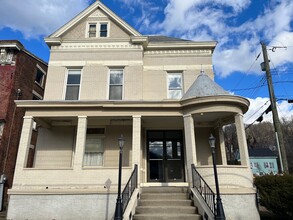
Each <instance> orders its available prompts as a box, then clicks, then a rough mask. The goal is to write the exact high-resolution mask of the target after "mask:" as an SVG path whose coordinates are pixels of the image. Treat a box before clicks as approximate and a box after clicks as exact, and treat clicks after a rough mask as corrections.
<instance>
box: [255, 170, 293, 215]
mask: <svg viewBox="0 0 293 220" xmlns="http://www.w3.org/2000/svg"><path fill="white" fill-rule="evenodd" d="M254 181H255V185H256V186H257V188H258V189H259V194H260V204H261V205H263V206H265V207H266V208H267V209H269V210H271V211H272V212H274V213H275V214H277V215H279V216H287V217H289V216H293V176H291V175H284V176H272V175H267V176H259V177H256V178H255V180H254Z"/></svg>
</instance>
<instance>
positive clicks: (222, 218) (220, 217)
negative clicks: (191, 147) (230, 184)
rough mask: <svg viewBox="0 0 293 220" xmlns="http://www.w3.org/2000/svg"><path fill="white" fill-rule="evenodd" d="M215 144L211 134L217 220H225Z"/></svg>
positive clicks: (210, 142)
mask: <svg viewBox="0 0 293 220" xmlns="http://www.w3.org/2000/svg"><path fill="white" fill-rule="evenodd" d="M215 143H216V138H215V137H214V136H213V135H212V134H211V135H210V137H209V144H210V148H211V150H212V158H213V168H214V176H215V185H216V193H217V199H216V201H217V204H216V214H215V219H216V220H225V219H226V217H225V213H224V209H223V204H222V199H221V195H220V189H219V181H218V173H217V165H216V157H215V148H216V147H215Z"/></svg>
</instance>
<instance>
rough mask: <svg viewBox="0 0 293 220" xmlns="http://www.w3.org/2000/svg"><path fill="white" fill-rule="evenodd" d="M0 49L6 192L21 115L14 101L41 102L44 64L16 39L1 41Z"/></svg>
mask: <svg viewBox="0 0 293 220" xmlns="http://www.w3.org/2000/svg"><path fill="white" fill-rule="evenodd" d="M0 50H1V55H0V173H1V176H2V175H3V174H4V175H5V176H6V178H7V182H6V184H5V186H6V189H7V188H11V185H12V181H13V174H14V168H15V161H16V156H17V150H18V144H19V138H20V133H21V128H22V121H23V115H24V109H23V108H16V105H15V102H14V101H15V100H17V99H18V100H31V99H33V100H36V99H43V94H44V86H45V80H46V72H47V63H46V62H44V61H43V60H41V59H40V58H38V57H36V56H35V55H33V54H32V53H30V52H29V51H27V50H26V49H25V48H24V46H23V45H22V44H21V43H20V42H19V41H17V40H1V41H0ZM35 135H36V134H35ZM32 151H33V149H32ZM2 177H3V176H2Z"/></svg>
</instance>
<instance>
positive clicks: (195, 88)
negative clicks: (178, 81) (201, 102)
mask: <svg viewBox="0 0 293 220" xmlns="http://www.w3.org/2000/svg"><path fill="white" fill-rule="evenodd" d="M217 95H229V92H227V91H225V90H224V89H223V88H222V87H221V86H219V85H218V84H217V83H215V82H214V81H213V80H212V79H211V78H210V77H209V76H208V75H206V74H205V73H204V71H203V70H202V71H201V73H200V75H199V76H198V77H197V79H196V80H195V81H194V83H193V84H192V85H191V86H190V88H189V89H188V90H187V92H186V93H185V94H184V95H183V97H182V98H181V100H186V99H190V98H196V97H203V96H217Z"/></svg>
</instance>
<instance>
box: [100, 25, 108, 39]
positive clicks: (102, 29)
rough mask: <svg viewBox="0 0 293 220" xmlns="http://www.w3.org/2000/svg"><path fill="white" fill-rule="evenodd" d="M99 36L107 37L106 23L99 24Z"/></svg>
mask: <svg viewBox="0 0 293 220" xmlns="http://www.w3.org/2000/svg"><path fill="white" fill-rule="evenodd" d="M100 37H108V24H107V23H104V24H100Z"/></svg>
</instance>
